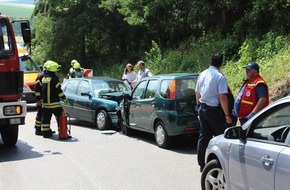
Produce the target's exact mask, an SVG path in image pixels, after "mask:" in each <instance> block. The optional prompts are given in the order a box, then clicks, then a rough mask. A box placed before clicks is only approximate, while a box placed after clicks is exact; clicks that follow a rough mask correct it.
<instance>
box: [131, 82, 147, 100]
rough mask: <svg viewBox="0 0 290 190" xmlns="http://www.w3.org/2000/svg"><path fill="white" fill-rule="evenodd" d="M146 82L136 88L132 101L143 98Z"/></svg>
mask: <svg viewBox="0 0 290 190" xmlns="http://www.w3.org/2000/svg"><path fill="white" fill-rule="evenodd" d="M146 82H147V81H142V82H140V83H139V84H138V86H136V88H135V90H134V92H133V95H132V98H133V99H143V98H144V91H145V88H146Z"/></svg>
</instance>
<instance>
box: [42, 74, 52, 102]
mask: <svg viewBox="0 0 290 190" xmlns="http://www.w3.org/2000/svg"><path fill="white" fill-rule="evenodd" d="M50 81H51V78H50V77H43V79H42V82H43V83H46V84H47V91H46V95H47V104H50ZM43 107H44V106H43Z"/></svg>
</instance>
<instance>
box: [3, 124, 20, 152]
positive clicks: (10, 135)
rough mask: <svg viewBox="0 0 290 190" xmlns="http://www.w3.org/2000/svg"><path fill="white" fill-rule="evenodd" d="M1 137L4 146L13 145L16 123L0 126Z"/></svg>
mask: <svg viewBox="0 0 290 190" xmlns="http://www.w3.org/2000/svg"><path fill="white" fill-rule="evenodd" d="M0 130H1V137H2V140H3V143H4V145H5V146H8V147H12V146H15V144H16V142H17V139H18V125H9V126H7V125H4V126H1V129H0Z"/></svg>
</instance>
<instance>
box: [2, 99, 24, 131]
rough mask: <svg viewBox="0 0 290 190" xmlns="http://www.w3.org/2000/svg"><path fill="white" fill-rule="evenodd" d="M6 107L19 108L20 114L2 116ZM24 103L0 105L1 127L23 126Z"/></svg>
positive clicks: (4, 103) (3, 103)
mask: <svg viewBox="0 0 290 190" xmlns="http://www.w3.org/2000/svg"><path fill="white" fill-rule="evenodd" d="M7 106H20V107H21V113H20V114H18V115H4V108H5V107H7ZM26 109H27V108H26V102H25V101H16V102H2V103H0V124H1V125H23V124H25V116H26V112H27V111H26Z"/></svg>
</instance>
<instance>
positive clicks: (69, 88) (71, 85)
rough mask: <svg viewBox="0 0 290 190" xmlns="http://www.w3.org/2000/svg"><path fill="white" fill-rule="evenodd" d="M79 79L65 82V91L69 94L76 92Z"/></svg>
mask: <svg viewBox="0 0 290 190" xmlns="http://www.w3.org/2000/svg"><path fill="white" fill-rule="evenodd" d="M78 83H79V81H78V80H71V81H69V82H68V83H67V84H66V87H65V90H64V92H65V93H69V94H76V90H77V86H78Z"/></svg>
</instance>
